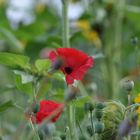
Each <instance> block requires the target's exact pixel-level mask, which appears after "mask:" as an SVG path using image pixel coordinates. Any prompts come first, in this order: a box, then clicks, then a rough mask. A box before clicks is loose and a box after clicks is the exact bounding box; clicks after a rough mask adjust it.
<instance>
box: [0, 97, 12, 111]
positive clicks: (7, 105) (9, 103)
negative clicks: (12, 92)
mask: <svg viewBox="0 0 140 140" xmlns="http://www.w3.org/2000/svg"><path fill="white" fill-rule="evenodd" d="M11 107H14V104H13V102H12V101H11V100H10V101H7V102H5V103H2V104H0V113H1V112H3V111H6V110H7V109H9V108H11Z"/></svg>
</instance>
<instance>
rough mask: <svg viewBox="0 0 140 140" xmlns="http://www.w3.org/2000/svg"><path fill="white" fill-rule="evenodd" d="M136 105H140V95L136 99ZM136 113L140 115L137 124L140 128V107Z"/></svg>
mask: <svg viewBox="0 0 140 140" xmlns="http://www.w3.org/2000/svg"><path fill="white" fill-rule="evenodd" d="M134 102H135V103H140V93H138V96H137V97H136V98H135V99H134ZM136 112H137V113H138V122H137V124H138V125H139V126H140V106H139V107H138V108H137V109H136Z"/></svg>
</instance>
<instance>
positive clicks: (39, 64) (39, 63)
mask: <svg viewBox="0 0 140 140" xmlns="http://www.w3.org/2000/svg"><path fill="white" fill-rule="evenodd" d="M35 66H36V68H37V70H38V71H39V72H43V71H45V70H47V69H49V67H50V66H51V63H50V60H48V59H38V60H36V62H35Z"/></svg>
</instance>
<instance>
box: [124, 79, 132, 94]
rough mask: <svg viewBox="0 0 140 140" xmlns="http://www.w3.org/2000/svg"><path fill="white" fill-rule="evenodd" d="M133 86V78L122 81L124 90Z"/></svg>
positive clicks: (130, 89)
mask: <svg viewBox="0 0 140 140" xmlns="http://www.w3.org/2000/svg"><path fill="white" fill-rule="evenodd" d="M133 87H134V81H133V80H126V81H124V82H123V88H124V89H125V90H126V91H128V92H130V91H132V89H133Z"/></svg>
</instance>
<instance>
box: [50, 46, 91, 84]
mask: <svg viewBox="0 0 140 140" xmlns="http://www.w3.org/2000/svg"><path fill="white" fill-rule="evenodd" d="M49 58H50V60H51V62H52V64H54V63H55V62H56V60H57V59H58V58H61V59H62V62H63V63H62V65H61V67H60V69H61V71H62V72H63V73H64V74H65V76H66V82H67V84H73V82H74V80H81V79H82V78H83V76H84V74H85V73H86V72H87V70H88V69H89V68H90V67H92V65H93V58H92V57H90V56H88V55H87V54H85V53H84V52H82V51H80V50H77V49H75V48H57V49H56V51H52V52H50V55H49Z"/></svg>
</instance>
